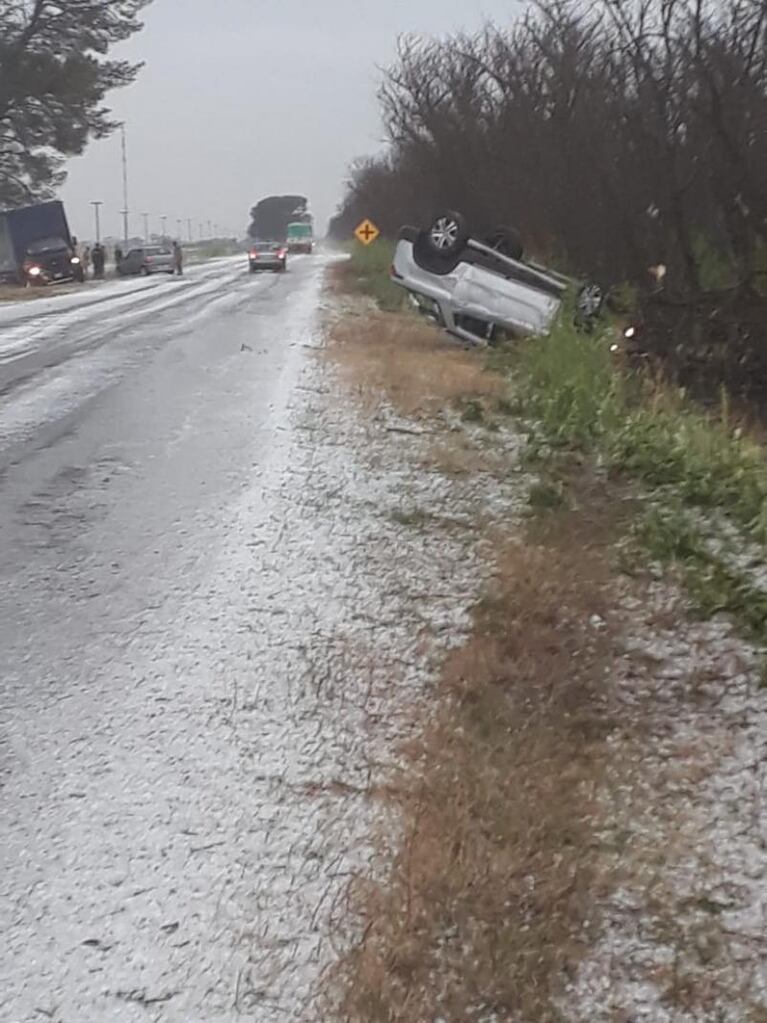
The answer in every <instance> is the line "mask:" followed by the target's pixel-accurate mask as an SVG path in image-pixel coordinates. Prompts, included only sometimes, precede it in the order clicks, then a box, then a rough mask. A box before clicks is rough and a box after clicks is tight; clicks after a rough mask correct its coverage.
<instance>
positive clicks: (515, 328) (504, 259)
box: [391, 212, 603, 344]
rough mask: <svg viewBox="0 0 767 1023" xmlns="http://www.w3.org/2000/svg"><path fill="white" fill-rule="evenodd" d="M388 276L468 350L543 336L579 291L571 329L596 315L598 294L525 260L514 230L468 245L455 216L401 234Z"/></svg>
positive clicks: (500, 231) (589, 286)
mask: <svg viewBox="0 0 767 1023" xmlns="http://www.w3.org/2000/svg"><path fill="white" fill-rule="evenodd" d="M391 277H392V280H393V282H394V283H395V284H397V285H399V286H400V287H402V288H404V289H405V290H406V291H407V292H408V293H409V294H410V296H411V299H412V301H413V303H414V304H415V305H416V307H417V308H418V310H419V311H420V312H422V313H424V314H425V315H426V316H428V317H430V318H431V319H433V320H434V321H435V322H437V323H438V324H440V325H441V326H442V327H444V328H445V329H446V330H447V331H448V333H450V334H453V335H454V336H456V337H459V338H462V339H463V340H465V341H470V342H473V343H477V342H479V343H489V344H492V343H493V342H496V341H499V340H501V339H502V337H503V336H504V335H511V336H512V337H520V336H527V335H533V334H546V333H548V331H549V330H550V329H551V327H552V325H553V323H554V320H555V319H556V317H557V316H558V315H559V313H560V310H561V309H562V306H563V301H564V296H565V292H566V291H567V289H568V288H569V287H570V286H573V285H575V286H576V287H577V289H578V290H577V298H576V323H577V324H578V325H579V326H580V327H582V328H584V329H590V327H591V326H592V325H593V323H594V321H595V319H596V318H597V317H598V316H599V313H600V311H601V308H602V302H603V294H602V289H601V288H600V286H599V285H598V284H595V283H586V284H584V283H581V284H577V282H575V281H572V280H570V279H569V278H568V277H565V276H563V275H562V274H559V273H556V272H555V271H553V270H548V269H546V268H545V267H542V266H538V265H537V264H535V263H531V262H525V261H523V250H522V243H521V240H520V238H519V236H518V235H517V233H516V231H514V230H513V229H511V228H503V227H501V228H498V229H497V230H496V231H495V232H493V234H492V235H491V236H490V237H489V238H488V239H487V240H486V241H479V240H477V239H475V238H472V237H471V236H470V235H469V232H468V230H467V228H466V224H465V222H464V219H463V217H462V216H461V215H460V214H459V213H454V212H446V213H441V214H440V215H439V216H438V217H436V218H435V219H434V220H433V221H432V223H431V224H430V226H429V227H428V228H426V230H418V228H415V227H403V228H402V230H401V231H400V236H399V240H398V242H397V247H396V249H395V251H394V261H393V264H392V270H391Z"/></svg>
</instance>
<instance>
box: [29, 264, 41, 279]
mask: <svg viewBox="0 0 767 1023" xmlns="http://www.w3.org/2000/svg"><path fill="white" fill-rule="evenodd" d="M42 272H43V271H42V270H41V269H40V267H39V266H30V268H29V276H30V277H39V276H40V274H41V273H42Z"/></svg>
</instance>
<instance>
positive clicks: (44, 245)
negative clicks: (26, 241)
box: [27, 238, 68, 255]
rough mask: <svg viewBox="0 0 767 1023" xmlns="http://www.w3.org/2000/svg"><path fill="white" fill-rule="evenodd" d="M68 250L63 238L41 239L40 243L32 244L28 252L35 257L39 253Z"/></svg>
mask: <svg viewBox="0 0 767 1023" xmlns="http://www.w3.org/2000/svg"><path fill="white" fill-rule="evenodd" d="M66 248H68V245H67V243H66V242H65V241H64V239H63V238H41V239H40V240H39V241H36V242H32V243H31V244H30V245H29V246H28V248H27V252H28V253H29V254H30V255H34V254H35V253H38V252H55V251H57V250H58V249H66Z"/></svg>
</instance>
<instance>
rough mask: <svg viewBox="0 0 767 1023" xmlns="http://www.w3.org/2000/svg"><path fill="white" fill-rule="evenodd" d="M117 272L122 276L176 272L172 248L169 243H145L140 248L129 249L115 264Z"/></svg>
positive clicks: (145, 275) (146, 275)
mask: <svg viewBox="0 0 767 1023" xmlns="http://www.w3.org/2000/svg"><path fill="white" fill-rule="evenodd" d="M117 272H118V273H119V274H122V276H123V277H129V276H131V275H134V274H142V275H143V276H144V277H148V276H149V275H150V274H173V273H175V272H176V261H175V259H174V256H173V249H171V247H170V246H169V245H145V246H144V247H143V248H140V249H131V250H130V251H129V252H127V253H126V254H125V256H123V258H122V259H121V260H120V262H119V263H118V265H117Z"/></svg>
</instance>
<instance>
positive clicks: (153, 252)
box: [144, 245, 171, 256]
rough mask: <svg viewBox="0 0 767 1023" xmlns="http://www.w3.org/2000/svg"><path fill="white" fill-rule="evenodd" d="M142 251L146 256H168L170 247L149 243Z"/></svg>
mask: <svg viewBox="0 0 767 1023" xmlns="http://www.w3.org/2000/svg"><path fill="white" fill-rule="evenodd" d="M144 253H145V255H147V256H169V255H170V254H171V252H170V249H169V248H166V247H164V246H162V245H149V246H147V248H145V249H144Z"/></svg>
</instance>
